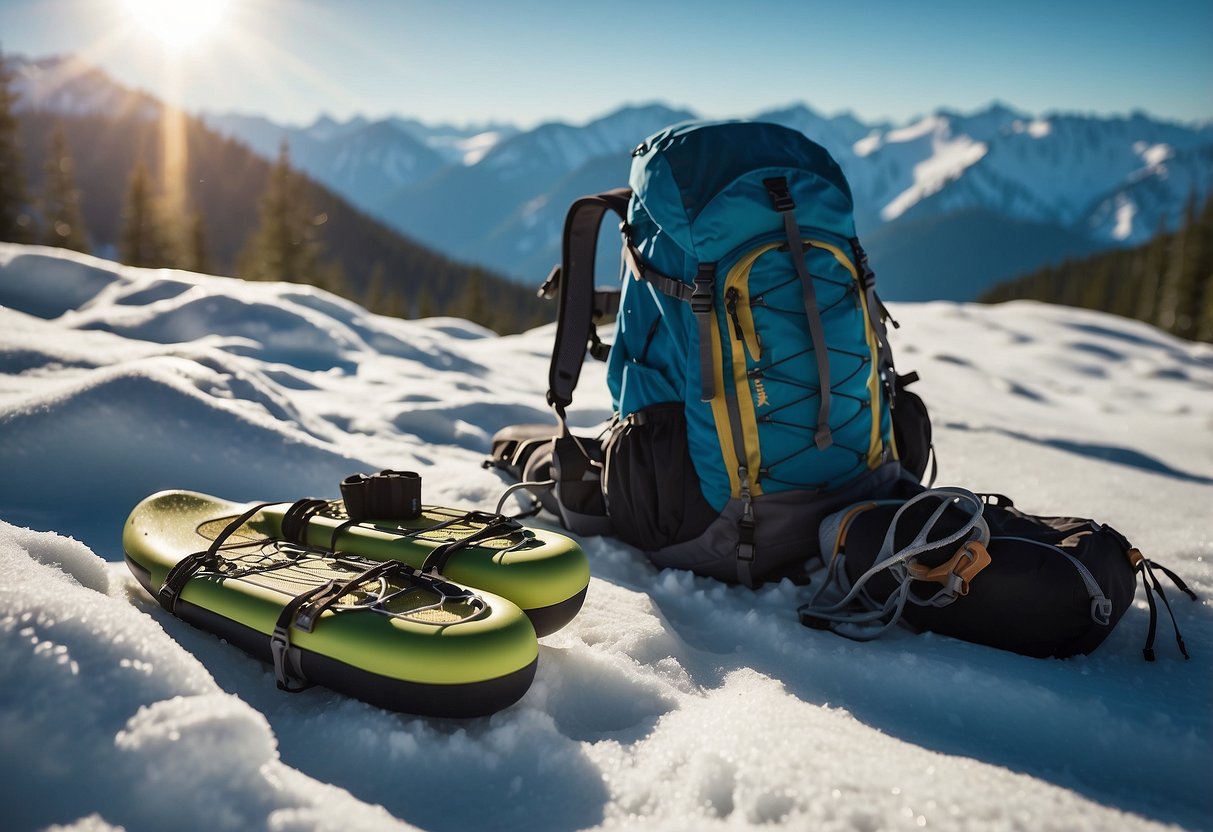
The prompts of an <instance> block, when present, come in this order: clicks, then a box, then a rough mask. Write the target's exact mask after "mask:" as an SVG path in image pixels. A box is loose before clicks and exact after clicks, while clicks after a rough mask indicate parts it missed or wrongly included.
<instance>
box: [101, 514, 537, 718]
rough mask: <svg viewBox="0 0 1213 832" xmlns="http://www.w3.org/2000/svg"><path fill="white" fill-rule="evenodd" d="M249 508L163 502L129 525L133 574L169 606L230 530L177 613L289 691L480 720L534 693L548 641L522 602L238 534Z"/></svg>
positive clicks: (398, 568)
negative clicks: (310, 690) (191, 566)
mask: <svg viewBox="0 0 1213 832" xmlns="http://www.w3.org/2000/svg"><path fill="white" fill-rule="evenodd" d="M249 508H251V507H246V506H240V505H237V504H233V503H229V502H227V501H224V500H219V499H216V498H214V497H208V496H206V495H202V494H196V493H192V492H187V491H168V492H161V493H159V494H154V495H152V496H151V497H148V498H147V499H146V500H144V501H143V502H141V503H140V504H139V505H138V506H136V507H135V509H134V510H133V511H132V512H131V514H130V517H129V518H128V519H127V522H126V526H125V528H124V530H123V547H124V549H125V552H126V562H127V565H128V567H129V568H130V569H131V572H132V573H133V574H134V575H135V577H136V578H137V579H138V581H139V582H140V583H141V584H142V585H143V586H144V588H145V589H147V590H148V591H149V592H150V593H152V594H153V596H160V597H161V599H162V603H163V594H162V587H164V585H165V582H166V579H167V578H168V577H169V574H170V570H172V569H173V567H174V566H176V565H177V564H178V563H179V562H181V561H183V560H187V559H188V558H190V557H191V556H193V555H195V553H198V552H206V551H207V550H208V548H211V547H212V544H213V542H214V541H215V540H216V538H217V537H219V536H220V535H221V534H223V533H224V532H225V531H227V532H228V536H227V538H226V539H225V540H223V541H221V542H222V545H220V546H219V547H218V548H217V551H216V552H215V554H216V557H214V558H210V559H207V560H206V562H205V563H203V564H202V565H201V566H200V568H198V570H197V571H196V572H195V573H194V574H193V575H192V577H190V578H189V579H188V580H187V581H185V582H184V584H183V585H182V586H181V589H180V593H179V595H177V596H176V597H175V599H174V601H173V604H172V611H173V613H174V614H175V615H177V616H178V617H180V618H181V619H183V620H184V621H186V622H188V623H190V624H192V625H194V626H197V627H199V628H201V629H204V630H207V631H209V632H213V633H215V634H216V635H219V636H220V637H222V638H225V639H227V640H229V641H231V642H232V643H233V644H236V645H237V646H239V647H241V648H243V649H245V650H246V651H248V652H249V653H252V654H253V655H255V656H258V657H259V658H262V659H264V660H269V661H272V662H274V665H275V672H276V673H277V675H278V680H279V684H280V686H286V687H288V689H289V688H290V686H292V685H300V686H301V684H302V683H316V684H320V685H324V686H325V687H329V688H331V689H333V690H336V691H339V692H341V693H345V694H347V695H350V696H353V697H356V698H358V699H362V700H364V701H367V702H370V703H371V704H374V705H378V706H380V707H384V708H389V709H392V710H398V711H405V712H408V713H416V714H422V715H430V716H445V717H468V716H479V715H484V714H489V713H493V712H494V711H497V710H500V709H501V708H504V707H507V706H509V705H511V704H513V703H514V702H516V701H517V700H518V699H519V698H521V696H522V695H523V694H524V693H525V692H526V691H527V689H528V688H529V687H530V684H531V681H532V680H533V678H534V675H535V669H536V663H537V659H538V643H537V642H536V639H535V631H534V628H533V627H532V625H531V623H530V620H529V619H528V618H527V617H526V616H525V615H524V614H523V613H522V611H521V610H520V609H519V608H518V607H517V606H516V605H515V604H513V603H512V602H510V601H508V600H506V599H504V598H501V597H500V596H498V595H495V594H493V593H491V592H487V591H483V590H480V589H467V588H465V587H463V586H460V585H458V584H457V583H455V582H453V581H449V580H445V579H443V578H439V577H435V576H433V575H428V574H423V573H421V572H420V571H418V570H416V569H413V568H410V567H408V566H406V565H401V564H395V563H384V562H382V561H375V560H369V559H367V558H364V557H360V556H358V555H353V554H346V553H339V554H334V553H333V552H330V551H327V550H325V549H322V548H319V547H310V546H306V545H299V544H294V543H289V542H286V541H283V540H280V539H276V538H275V537H273V536H272V535H267V534H266V529H267V527H272V526H273V523H272V522H271V521H269V520H268V519H266V518H265V517H264V516H263V515H261V514H257V515H253V517H252V519H250V520H249V521H247V522H245V523H244V524H242V525H240V526H239V527H238V528H236V529H234V530H231V529H229V526H231V525H232V523H233V521H234V520H236V519H237V518H238V517H239V516H240V514H241V513H242V512H243V511H244V510H246V509H249ZM326 589H328V595H329V596H330V599H329V601H328V602H327V604H326V605H324V606H320V605H318V604H316V605H314V608H313V609H312V612H314V618H309V619H308V620H306V621H305V620H304V615H303V613H304V612H307V611H308V605H307V604H303V605H302V606H299V607H297V608H296V609H294V610H288V611H287V612H288V613H289V615H287V614H284V609H286V608H287V607H288V606H291V605H292V604H293V602H294V603H295V604H297V603H298V600H297V599H301V598H303V597H304V596H309V597H315V598H323V597H324V596H325V591H326ZM296 616H297V617H296ZM284 618H285V619H287V624H286V627H285V636H286V638H285V640H284V639H283V638H281V637H280V636H281V635H282V632H283V629H284V628H283V621H284ZM275 641H277V645H275V646H276V648H277V649H275V646H272V645H274V642H275ZM275 653H278V655H277V656H275ZM284 682H285V683H286V684H285V685H284Z"/></svg>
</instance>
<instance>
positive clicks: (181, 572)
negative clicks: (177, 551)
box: [156, 503, 276, 613]
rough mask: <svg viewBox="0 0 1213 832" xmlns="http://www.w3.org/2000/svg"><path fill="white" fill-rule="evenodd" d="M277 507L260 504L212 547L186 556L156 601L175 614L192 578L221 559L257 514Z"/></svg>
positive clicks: (174, 570)
mask: <svg viewBox="0 0 1213 832" xmlns="http://www.w3.org/2000/svg"><path fill="white" fill-rule="evenodd" d="M272 505H276V503H258V504H257V505H255V506H253V507H252V508H250V509H248V510H247V511H245V512H244V513H243V514H241V515H240V516H239V517H237V518H236V519H235V520H233V521H232V522H230V523H228V524H227V526H225V527H224V529H223V531H221V532H219V534H217V535H215V539H214V540H212V541H211V545H210V546H209V547H208V548H207V549H205V550H204V551H201V552H194V553H192V554H189V555H186V556H185V557H184V558H182V559H181V560H179V561H177V563H175V564H173V567H172V568H171V569H170V570H169V571H168V575H166V576H165V578H164V584H163V585H162V586H161V587H160V590H159V592H157V593H156V600H157V601H159V602H160V606H162V607H164V609H166V610H168V611H169V612H170V613H175V610H176V608H177V599H178V598H179V597H180V595H181V590H182V589H184V588H185V585H186V584H187V583H189V580H190V578H192V577H194V575H196V574H198V572H199V571H201V570H202V569H203V568H204V567H206V566H209V565H211V564H214V563H216V562H217V561H218V559H219V551H220V549H222V548H223V544H224V543H226V542H227V539H228V538H229V537H231V536H232V535H233V534H235V533H236V531H237V530H238V529H239V528H240V527H241V526H243V525H244V524H245V523H247V522H248V521H249V520H251V519H252V518H253V516H254V515H255V514H257V512H259V511H261V509H263V508H267V507H269V506H272Z"/></svg>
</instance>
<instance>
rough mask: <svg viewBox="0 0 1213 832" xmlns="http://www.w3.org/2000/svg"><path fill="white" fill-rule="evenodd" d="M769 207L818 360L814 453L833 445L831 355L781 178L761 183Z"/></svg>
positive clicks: (792, 208) (785, 183)
mask: <svg viewBox="0 0 1213 832" xmlns="http://www.w3.org/2000/svg"><path fill="white" fill-rule="evenodd" d="M762 184H763V185H765V186H766V188H767V194H768V195H769V196H770V197H771V204H772V205H773V206H774V208H775V210H776V211H778V212H779V213H780V214H782V215H783V229H784V232H785V233H786V234H787V238H788V254H790V255H791V257H792V264H793V265H794V266H795V267H796V275H797V276H798V277H799V278H800V287H801V290H802V291H803V294H804V311H805V315H806V316H808V320H809V335H810V336H811V337H812V339H813V353H814V355H815V356H816V358H817V378H818V381H819V384H820V387H821V406H820V408H819V409H818V411H817V433H816V435H815V436H814V437H813V441H814V443H815V444H816V445H817V449H818V450H820V451H824V450H825V449H826V448H828V447H830V445H832V444H833V443H834V438H833V436H832V435H831V433H830V392H831V391H830V352H829V348H828V347H827V346H826V335H825V327H824V326H823V325H822V323H821V310H820V308H819V307H818V305H817V290H816V289H815V288H814V287H813V276H812V275H810V274H809V269H808V266H806V265H805V262H804V246H803V245H802V243H801V240H800V227H799V226H798V225H797V224H796V203H795V201H793V199H792V195H791V193H789V191H788V180H787V179H785V178H784V177H782V176H779V177H775V178H772V179H764V180H763V181H762Z"/></svg>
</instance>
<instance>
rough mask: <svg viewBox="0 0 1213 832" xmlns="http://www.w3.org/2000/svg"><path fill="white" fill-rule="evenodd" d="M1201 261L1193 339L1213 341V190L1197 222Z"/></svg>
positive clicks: (1206, 199)
mask: <svg viewBox="0 0 1213 832" xmlns="http://www.w3.org/2000/svg"><path fill="white" fill-rule="evenodd" d="M1197 225H1198V228H1199V230H1198V231H1197V235H1198V238H1199V239H1200V241H1201V242H1200V251H1201V255H1200V260H1199V261H1198V263H1197V264H1196V265H1195V267H1194V268H1195V271H1196V284H1197V292H1198V297H1197V299H1196V305H1195V308H1194V310H1193V316H1194V317H1195V319H1196V324H1195V327H1194V332H1193V334H1192V337H1193V338H1195V339H1197V340H1198V341H1213V188H1210V189H1209V192H1208V194H1206V196H1205V207H1204V209H1203V210H1202V211H1201V214H1200V218H1199V219H1198V220H1197Z"/></svg>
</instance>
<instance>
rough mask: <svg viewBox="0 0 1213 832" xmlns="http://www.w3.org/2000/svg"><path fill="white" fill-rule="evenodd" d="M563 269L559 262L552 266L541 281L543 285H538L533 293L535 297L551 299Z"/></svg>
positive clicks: (554, 294)
mask: <svg viewBox="0 0 1213 832" xmlns="http://www.w3.org/2000/svg"><path fill="white" fill-rule="evenodd" d="M562 272H563V270H562V269H561V267H560V264H559V263H557V264H556V265H555V266H552V270H551V271H550V272H548V276H547V280H545V281H543V285H542V286H540V287H539V291H538V292H536V293H535V295H536V297H541V298H543V299H544V300H551V299H552V298H553V297H555V296H556V285H557V284H558V283H560V275H561V273H562Z"/></svg>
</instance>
